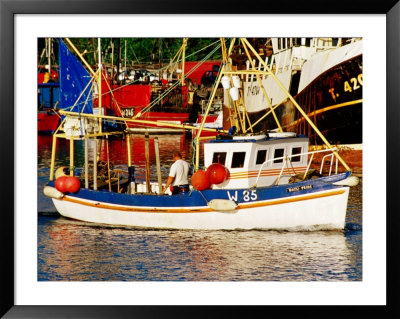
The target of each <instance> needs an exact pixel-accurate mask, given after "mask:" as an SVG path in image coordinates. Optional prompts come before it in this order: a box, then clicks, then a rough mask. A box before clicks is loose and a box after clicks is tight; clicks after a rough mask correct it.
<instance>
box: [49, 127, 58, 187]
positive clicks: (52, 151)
mask: <svg viewBox="0 0 400 319" xmlns="http://www.w3.org/2000/svg"><path fill="white" fill-rule="evenodd" d="M56 147H57V136H56V135H55V134H54V135H53V146H52V147H51V163H50V178H49V180H50V181H52V180H53V179H54V166H55V160H56Z"/></svg>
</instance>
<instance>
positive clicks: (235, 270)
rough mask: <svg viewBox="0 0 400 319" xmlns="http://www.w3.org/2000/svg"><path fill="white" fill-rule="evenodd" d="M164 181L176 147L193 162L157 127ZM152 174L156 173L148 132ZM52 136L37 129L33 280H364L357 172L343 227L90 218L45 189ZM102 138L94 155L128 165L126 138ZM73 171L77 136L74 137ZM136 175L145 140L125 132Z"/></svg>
mask: <svg viewBox="0 0 400 319" xmlns="http://www.w3.org/2000/svg"><path fill="white" fill-rule="evenodd" d="M158 139H159V146H160V158H161V172H162V178H163V182H165V181H166V178H167V177H168V173H169V168H170V166H171V164H172V163H173V158H172V154H173V152H174V151H180V152H181V153H182V154H183V156H184V157H185V158H186V160H188V161H189V162H191V160H192V155H193V148H192V143H191V140H190V139H185V137H184V136H183V135H179V134H175V135H165V134H164V135H159V136H158ZM149 144H150V147H149V149H150V161H151V163H153V164H152V165H151V176H152V177H153V179H154V180H156V165H155V152H154V136H152V135H150V143H149ZM51 145H52V137H51V136H39V137H38V242H37V247H38V256H37V258H38V259H37V262H38V274H37V278H38V280H39V281H286V282H288V281H296V282H302V281H362V178H361V179H360V183H359V185H357V186H356V187H353V188H351V190H350V196H349V202H348V208H347V217H346V228H345V230H343V231H315V232H289V231H261V230H254V231H191V230H181V231H176V230H143V229H133V228H125V227H112V226H104V225H94V224H90V223H86V222H81V221H76V220H71V219H66V218H64V217H61V216H60V215H59V214H58V213H57V212H56V209H55V207H54V205H53V204H52V202H51V200H50V199H49V198H47V197H45V196H44V194H43V187H44V186H45V184H46V183H47V182H48V179H49V172H50V169H49V168H50V159H51ZM108 150H109V151H108V153H107V147H106V142H104V143H103V144H102V145H101V153H100V160H102V161H107V158H109V160H110V163H112V164H113V166H114V168H121V169H124V170H127V155H126V144H125V141H120V140H110V141H108ZM75 151H76V154H75V158H74V161H75V166H76V167H77V171H78V172H79V170H80V169H81V168H82V167H83V164H84V153H83V151H84V146H83V142H81V141H77V142H75ZM131 151H132V163H133V165H135V168H136V169H135V176H136V178H137V179H141V178H142V179H144V175H145V155H144V154H145V141H144V138H143V136H140V135H137V136H135V135H133V136H131ZM68 165H69V143H68V141H65V140H61V139H60V140H59V141H58V144H57V154H56V165H55V167H56V168H58V167H60V166H68Z"/></svg>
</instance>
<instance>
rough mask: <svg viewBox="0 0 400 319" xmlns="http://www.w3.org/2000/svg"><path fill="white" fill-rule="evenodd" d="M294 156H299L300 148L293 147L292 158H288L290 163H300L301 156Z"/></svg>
mask: <svg viewBox="0 0 400 319" xmlns="http://www.w3.org/2000/svg"><path fill="white" fill-rule="evenodd" d="M296 154H301V147H293V148H292V157H291V158H290V159H291V161H292V162H300V160H301V156H300V155H298V156H293V155H296Z"/></svg>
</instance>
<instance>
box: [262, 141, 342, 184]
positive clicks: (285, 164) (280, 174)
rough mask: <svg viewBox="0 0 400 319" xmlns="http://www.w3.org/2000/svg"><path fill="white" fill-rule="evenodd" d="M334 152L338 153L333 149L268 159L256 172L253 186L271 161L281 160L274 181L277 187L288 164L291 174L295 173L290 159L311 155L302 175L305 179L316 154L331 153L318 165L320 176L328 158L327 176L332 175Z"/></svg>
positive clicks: (336, 167)
mask: <svg viewBox="0 0 400 319" xmlns="http://www.w3.org/2000/svg"><path fill="white" fill-rule="evenodd" d="M335 151H338V149H337V148H333V149H326V150H319V151H312V152H306V153H299V154H292V155H285V156H282V157H275V158H272V159H268V160H266V161H265V162H264V163H262V165H261V167H260V169H259V170H258V174H257V179H256V182H255V184H254V186H256V185H257V183H258V180H259V179H260V175H261V172H262V170H263V167H264V166H265V165H266V164H268V163H270V162H272V161H278V160H282V161H283V165H282V168H281V170H280V173H279V176H278V178H277V180H276V185H278V184H279V181H280V179H281V177H282V175H283V172H284V170H285V167H288V163H289V164H290V166H291V168H292V169H293V173H294V174H293V175H296V171H295V169H294V167H293V165H292V161H291V158H292V157H299V156H304V155H307V156H308V155H311V157H310V160H308V164H307V169H306V170H305V172H304V175H303V179H305V177H306V176H307V172H308V170H309V169H310V166H311V164H312V161H313V159H314V155H315V154H317V153H326V152H331V153H329V154H326V155H325V156H324V157H323V158H322V160H321V165H320V170H319V172H320V174H322V171H323V168H324V163H325V158H328V157H330V167H329V176H330V175H331V174H332V166H333V162H334V161H333V156H334V153H333V152H335ZM337 172H338V159H337V158H336V161H335V174H337Z"/></svg>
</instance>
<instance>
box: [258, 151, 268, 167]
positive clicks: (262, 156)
mask: <svg viewBox="0 0 400 319" xmlns="http://www.w3.org/2000/svg"><path fill="white" fill-rule="evenodd" d="M266 160H267V150H258V151H257V157H256V165H260V164H262V163H264V162H265V161H266Z"/></svg>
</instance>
